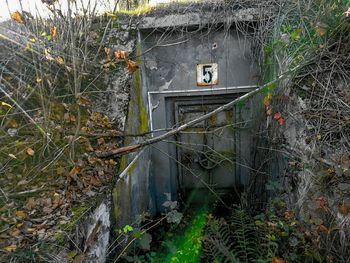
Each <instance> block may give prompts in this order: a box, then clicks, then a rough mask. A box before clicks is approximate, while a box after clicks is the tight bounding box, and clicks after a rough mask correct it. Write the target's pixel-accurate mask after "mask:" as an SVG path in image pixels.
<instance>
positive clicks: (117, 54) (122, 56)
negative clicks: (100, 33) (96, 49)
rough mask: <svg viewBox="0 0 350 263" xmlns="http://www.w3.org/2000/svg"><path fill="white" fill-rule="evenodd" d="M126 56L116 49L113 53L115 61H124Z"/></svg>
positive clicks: (123, 52) (126, 54)
mask: <svg viewBox="0 0 350 263" xmlns="http://www.w3.org/2000/svg"><path fill="white" fill-rule="evenodd" d="M127 56H128V52H126V51H123V50H120V49H118V50H117V51H115V52H114V57H115V58H116V59H126V57H127Z"/></svg>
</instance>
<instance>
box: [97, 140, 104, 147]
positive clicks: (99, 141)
mask: <svg viewBox="0 0 350 263" xmlns="http://www.w3.org/2000/svg"><path fill="white" fill-rule="evenodd" d="M97 143H98V144H99V145H102V144H105V139H103V138H98V139H97Z"/></svg>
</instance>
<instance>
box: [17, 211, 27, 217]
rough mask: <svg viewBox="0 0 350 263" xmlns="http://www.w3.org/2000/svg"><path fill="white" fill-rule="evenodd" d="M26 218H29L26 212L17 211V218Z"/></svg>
mask: <svg viewBox="0 0 350 263" xmlns="http://www.w3.org/2000/svg"><path fill="white" fill-rule="evenodd" d="M26 216H27V214H26V212H24V211H22V210H17V211H16V217H26Z"/></svg>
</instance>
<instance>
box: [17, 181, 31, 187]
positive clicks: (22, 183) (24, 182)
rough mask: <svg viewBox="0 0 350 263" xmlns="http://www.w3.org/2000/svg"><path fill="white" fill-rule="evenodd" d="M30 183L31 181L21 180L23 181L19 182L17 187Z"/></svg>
mask: <svg viewBox="0 0 350 263" xmlns="http://www.w3.org/2000/svg"><path fill="white" fill-rule="evenodd" d="M28 183H29V181H27V180H21V181H19V182H18V183H17V186H22V185H26V184H28Z"/></svg>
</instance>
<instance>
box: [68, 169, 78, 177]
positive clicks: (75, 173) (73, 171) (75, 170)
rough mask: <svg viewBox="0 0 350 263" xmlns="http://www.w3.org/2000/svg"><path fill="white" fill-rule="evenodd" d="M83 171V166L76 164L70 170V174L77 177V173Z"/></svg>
mask: <svg viewBox="0 0 350 263" xmlns="http://www.w3.org/2000/svg"><path fill="white" fill-rule="evenodd" d="M80 171H81V168H80V167H78V166H74V167H73V169H72V170H71V171H70V172H69V175H70V176H71V177H75V176H76V175H77V174H79V173H80Z"/></svg>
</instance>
